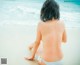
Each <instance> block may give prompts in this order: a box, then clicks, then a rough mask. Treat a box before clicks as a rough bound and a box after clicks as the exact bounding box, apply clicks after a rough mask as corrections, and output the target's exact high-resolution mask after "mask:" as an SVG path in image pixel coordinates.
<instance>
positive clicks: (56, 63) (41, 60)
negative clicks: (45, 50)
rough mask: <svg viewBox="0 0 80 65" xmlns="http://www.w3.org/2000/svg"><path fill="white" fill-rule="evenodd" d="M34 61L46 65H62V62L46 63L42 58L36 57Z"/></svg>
mask: <svg viewBox="0 0 80 65" xmlns="http://www.w3.org/2000/svg"><path fill="white" fill-rule="evenodd" d="M36 59H37V60H38V61H39V62H44V63H45V64H46V65H63V61H62V60H59V61H56V62H47V61H45V60H44V59H43V58H41V57H40V56H36Z"/></svg>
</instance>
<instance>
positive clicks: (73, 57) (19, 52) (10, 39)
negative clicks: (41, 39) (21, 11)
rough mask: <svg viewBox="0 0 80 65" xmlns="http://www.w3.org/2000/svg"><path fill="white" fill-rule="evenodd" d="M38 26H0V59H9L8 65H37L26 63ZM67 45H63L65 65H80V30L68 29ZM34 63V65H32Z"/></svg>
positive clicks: (75, 28)
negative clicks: (29, 47)
mask: <svg viewBox="0 0 80 65" xmlns="http://www.w3.org/2000/svg"><path fill="white" fill-rule="evenodd" d="M36 27H37V26H36V25H16V24H14V25H13V24H5V25H3V26H0V58H7V60H8V61H7V65H36V64H37V63H36V64H35V62H33V61H26V60H25V59H24V57H27V56H29V55H30V52H29V50H28V46H29V45H30V44H31V43H33V42H34V41H35V38H36ZM66 31H67V43H62V51H63V54H64V58H63V64H64V65H79V64H80V62H79V60H80V56H79V55H80V52H79V51H80V44H79V43H80V40H79V39H80V36H79V33H80V28H77V27H74V28H66ZM31 63H32V64H31Z"/></svg>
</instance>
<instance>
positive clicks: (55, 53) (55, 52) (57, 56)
mask: <svg viewBox="0 0 80 65" xmlns="http://www.w3.org/2000/svg"><path fill="white" fill-rule="evenodd" d="M42 57H43V59H44V60H45V61H49V62H54V61H58V60H61V59H62V57H63V55H62V51H61V49H60V47H58V46H43V55H42Z"/></svg>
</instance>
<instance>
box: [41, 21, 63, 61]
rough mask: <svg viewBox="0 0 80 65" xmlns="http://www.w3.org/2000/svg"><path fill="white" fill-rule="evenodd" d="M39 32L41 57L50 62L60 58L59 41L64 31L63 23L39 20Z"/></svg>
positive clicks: (60, 41)
mask: <svg viewBox="0 0 80 65" xmlns="http://www.w3.org/2000/svg"><path fill="white" fill-rule="evenodd" d="M40 32H41V35H42V42H43V54H42V57H43V59H44V60H46V61H52V62H53V61H57V60H60V59H62V57H63V55H62V52H61V43H62V36H63V32H64V25H63V23H62V22H61V21H57V20H54V21H49V22H41V23H40Z"/></svg>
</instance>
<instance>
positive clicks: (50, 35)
mask: <svg viewBox="0 0 80 65" xmlns="http://www.w3.org/2000/svg"><path fill="white" fill-rule="evenodd" d="M40 17H41V22H39V24H38V27H37V37H36V40H35V42H34V45H33V46H31V47H30V48H33V51H32V55H31V56H30V57H27V58H25V59H28V60H33V59H34V58H35V54H36V51H37V49H38V47H39V45H40V41H42V46H43V49H42V50H43V53H42V55H41V62H44V63H45V64H46V65H56V64H58V65H60V61H61V60H62V58H63V54H62V51H61V43H62V42H66V31H65V25H64V23H63V22H62V21H60V12H59V5H58V4H57V2H56V1H54V0H46V1H45V2H44V4H43V7H42V9H41V15H40Z"/></svg>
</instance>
